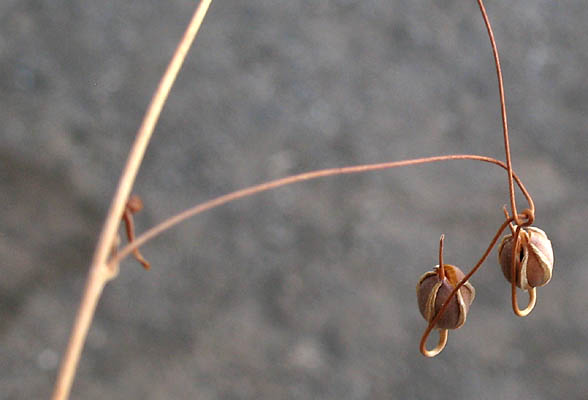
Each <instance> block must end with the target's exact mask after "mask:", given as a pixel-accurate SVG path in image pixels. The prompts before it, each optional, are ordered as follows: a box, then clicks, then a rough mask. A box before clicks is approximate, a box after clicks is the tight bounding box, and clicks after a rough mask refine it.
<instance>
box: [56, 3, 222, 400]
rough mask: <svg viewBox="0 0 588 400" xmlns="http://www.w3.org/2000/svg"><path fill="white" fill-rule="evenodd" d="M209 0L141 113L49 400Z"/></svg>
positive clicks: (64, 375) (110, 268)
mask: <svg viewBox="0 0 588 400" xmlns="http://www.w3.org/2000/svg"><path fill="white" fill-rule="evenodd" d="M211 1H212V0H201V1H200V3H199V4H198V7H197V8H196V11H195V12H194V15H193V16H192V19H191V20H190V23H189V24H188V28H187V29H186V31H185V33H184V36H183V37H182V39H181V41H180V43H179V44H178V47H177V49H176V51H175V53H174V55H173V57H172V59H171V61H170V63H169V65H168V67H167V70H166V71H165V74H164V75H163V77H162V78H161V81H160V83H159V86H158V87H157V90H156V91H155V94H154V95H153V99H152V100H151V103H150V104H149V107H148V109H147V112H146V113H145V117H144V118H143V122H142V124H141V127H140V128H139V131H138V132H137V136H136V138H135V142H134V143H133V146H132V148H131V151H130V153H129V156H128V158H127V162H126V165H125V167H124V169H123V172H122V175H121V177H120V180H119V183H118V188H117V190H116V193H115V195H114V197H113V199H112V203H111V205H110V209H109V211H108V214H107V217H106V221H105V223H104V227H103V228H102V233H101V234H100V237H99V239H98V243H97V245H96V250H95V252H94V256H93V258H92V264H91V265H90V272H89V274H88V278H87V281H86V287H85V289H84V294H83V298H82V301H81V303H80V307H79V309H78V313H77V316H76V319H75V322H74V326H73V328H72V332H71V336H70V339H69V343H68V345H67V349H66V352H65V356H64V357H63V359H62V361H61V366H60V369H59V374H58V376H57V381H56V383H55V388H54V391H53V397H52V399H53V400H64V399H67V398H68V397H69V393H70V391H71V386H72V383H73V380H74V376H75V372H76V369H77V365H78V362H79V360H80V355H81V352H82V349H83V347H84V343H85V341H86V336H87V334H88V330H89V328H90V325H91V323H92V319H93V317H94V312H95V310H96V305H97V304H98V300H99V299H100V295H101V294H102V290H103V289H104V286H105V285H106V282H108V281H109V280H110V279H112V278H114V277H115V276H116V275H117V273H118V265H117V264H113V263H108V257H109V255H110V253H111V251H112V247H113V244H114V243H115V240H116V237H117V232H118V228H119V226H120V221H121V216H122V214H123V210H124V207H125V204H126V202H127V199H128V198H129V195H130V193H131V189H132V187H133V184H134V182H135V178H136V176H137V172H138V171H139V167H140V166H141V162H142V160H143V156H144V154H145V150H146V149H147V145H148V144H149V140H150V139H151V135H152V134H153V130H154V128H155V124H156V123H157V120H158V119H159V115H160V114H161V110H162V109H163V106H164V104H165V101H166V99H167V96H168V95H169V92H170V90H171V87H172V85H173V83H174V81H175V79H176V77H177V75H178V72H179V71H180V68H181V66H182V63H183V62H184V59H185V58H186V54H187V53H188V50H189V49H190V46H191V45H192V42H193V41H194V38H195V37H196V34H197V33H198V30H199V29H200V26H201V25H202V21H203V20H204V17H205V15H206V12H207V11H208V7H209V6H210V3H211Z"/></svg>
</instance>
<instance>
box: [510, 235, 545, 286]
mask: <svg viewBox="0 0 588 400" xmlns="http://www.w3.org/2000/svg"><path fill="white" fill-rule="evenodd" d="M519 240H520V245H519V254H518V257H519V259H518V260H517V266H516V270H515V271H516V279H517V281H516V284H517V286H518V287H520V288H521V289H523V290H528V289H531V288H534V287H539V286H543V285H545V284H547V283H548V282H549V281H550V279H551V274H552V272H553V248H552V247H551V241H550V240H549V239H548V238H547V235H546V234H545V232H543V231H542V230H541V229H539V228H535V227H529V228H526V229H521V231H520V233H519ZM513 246H514V240H513V235H506V236H505V237H503V238H502V242H500V245H499V246H498V262H499V263H500V267H501V268H502V273H503V274H504V277H505V278H506V279H507V280H508V281H509V282H512V279H511V268H512V251H513Z"/></svg>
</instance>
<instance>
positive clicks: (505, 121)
mask: <svg viewBox="0 0 588 400" xmlns="http://www.w3.org/2000/svg"><path fill="white" fill-rule="evenodd" d="M477 1H478V6H479V7H480V12H481V13H482V18H483V19H484V24H485V25H486V30H487V31H488V37H489V39H490V45H491V46H492V54H493V55H494V64H495V65H496V76H497V78H498V93H499V95H500V112H501V114H502V132H503V137H504V153H505V155H506V170H507V172H508V190H509V194H510V207H511V209H512V215H514V217H515V219H514V221H515V223H516V224H517V225H520V224H521V221H520V220H519V219H518V213H517V205H516V200H515V191H514V183H513V171H512V162H511V157H510V142H509V139H508V118H507V116H506V99H505V95H504V83H503V80H502V69H501V68H500V57H499V55H498V47H497V46H496V40H495V39H494V32H492V25H491V24H490V19H489V18H488V14H487V13H486V8H485V7H484V2H483V1H482V0H477ZM531 210H533V211H535V209H534V207H531Z"/></svg>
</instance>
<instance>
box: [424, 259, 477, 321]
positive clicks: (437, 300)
mask: <svg viewBox="0 0 588 400" xmlns="http://www.w3.org/2000/svg"><path fill="white" fill-rule="evenodd" d="M444 268H445V279H444V280H441V278H439V275H438V269H439V266H435V270H434V271H429V272H426V273H425V274H424V275H423V276H421V278H420V279H419V282H418V283H417V287H416V292H417V300H418V304H419V310H420V311H421V314H422V315H423V317H425V319H426V320H427V321H428V322H431V321H432V320H433V318H435V316H436V315H437V313H438V312H439V310H440V309H441V307H442V306H443V303H444V302H445V301H446V300H447V298H448V297H449V295H450V294H451V292H452V291H453V289H454V288H455V287H456V286H457V284H458V283H459V282H460V281H461V280H462V279H463V277H464V276H465V275H464V273H463V272H462V271H461V270H460V269H459V268H457V267H456V266H454V265H449V264H444ZM475 296H476V290H475V289H474V287H473V286H472V285H471V284H470V283H469V282H466V283H465V284H464V285H463V286H462V287H461V288H460V289H459V290H458V291H457V293H456V295H455V296H454V297H453V298H452V299H451V301H450V303H449V306H448V307H447V309H446V310H445V312H444V313H443V315H442V316H441V318H439V321H437V324H436V325H435V328H440V329H457V328H459V327H461V326H462V325H463V324H464V323H465V321H466V317H467V313H468V310H469V308H470V305H471V304H472V302H473V301H474V297H475Z"/></svg>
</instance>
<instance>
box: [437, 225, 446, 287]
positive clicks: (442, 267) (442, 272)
mask: <svg viewBox="0 0 588 400" xmlns="http://www.w3.org/2000/svg"><path fill="white" fill-rule="evenodd" d="M444 240H445V235H444V234H441V238H440V239H439V270H438V273H439V279H441V280H444V279H445V264H444V263H443V241H444Z"/></svg>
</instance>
